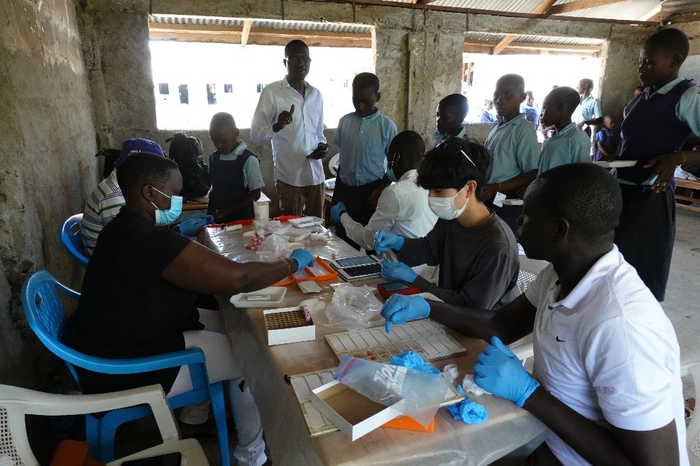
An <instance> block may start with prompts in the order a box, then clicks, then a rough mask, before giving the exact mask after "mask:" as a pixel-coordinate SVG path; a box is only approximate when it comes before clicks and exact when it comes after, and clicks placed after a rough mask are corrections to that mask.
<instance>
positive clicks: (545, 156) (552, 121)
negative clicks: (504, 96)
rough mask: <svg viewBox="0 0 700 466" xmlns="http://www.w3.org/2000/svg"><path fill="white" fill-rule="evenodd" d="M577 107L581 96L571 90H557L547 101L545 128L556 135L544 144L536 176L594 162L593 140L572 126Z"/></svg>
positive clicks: (544, 108)
mask: <svg viewBox="0 0 700 466" xmlns="http://www.w3.org/2000/svg"><path fill="white" fill-rule="evenodd" d="M578 104H579V95H578V92H576V90H574V89H572V88H570V87H558V88H556V89H554V90H553V91H552V92H550V93H549V94H547V97H545V99H544V103H543V104H542V118H541V119H542V125H543V126H554V134H553V135H552V136H550V137H549V138H548V139H546V140H545V141H544V143H543V144H542V151H541V152H540V160H539V164H538V166H537V176H539V175H541V174H542V173H544V172H546V171H547V170H549V169H550V168H554V167H558V166H559V165H565V164H567V163H578V162H590V161H591V140H590V139H589V138H588V135H587V134H586V133H585V132H584V131H583V130H581V129H578V128H577V127H576V123H572V122H571V114H572V113H574V110H575V109H576V107H577V106H578Z"/></svg>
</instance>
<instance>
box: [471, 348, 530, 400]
mask: <svg viewBox="0 0 700 466" xmlns="http://www.w3.org/2000/svg"><path fill="white" fill-rule="evenodd" d="M477 359H478V362H477V363H476V365H475V366H474V382H475V383H476V384H477V385H478V386H479V387H481V388H483V389H484V390H486V391H488V392H491V393H493V394H494V395H496V396H499V397H501V398H505V399H507V400H510V401H512V402H513V403H515V404H516V405H517V406H519V407H521V408H522V407H523V404H524V403H525V400H527V399H528V398H529V397H530V395H532V392H534V391H535V389H536V388H537V387H539V386H540V384H539V382H538V381H537V380H535V379H533V378H532V376H530V374H528V373H527V371H526V370H525V368H524V367H523V365H522V363H521V362H520V360H519V359H518V357H517V356H516V355H514V354H513V352H512V351H511V350H510V348H508V347H507V346H506V345H504V344H503V342H502V341H501V340H500V339H499V338H498V337H493V338H491V345H490V346H488V347H487V348H486V349H485V350H484V351H483V352H482V353H481V354H480V355H479V357H478V358H477Z"/></svg>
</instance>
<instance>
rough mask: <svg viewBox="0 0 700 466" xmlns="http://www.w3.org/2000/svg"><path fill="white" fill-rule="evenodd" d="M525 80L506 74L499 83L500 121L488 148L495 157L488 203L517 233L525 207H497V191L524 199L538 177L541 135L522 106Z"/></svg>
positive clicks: (486, 193) (487, 188)
mask: <svg viewBox="0 0 700 466" xmlns="http://www.w3.org/2000/svg"><path fill="white" fill-rule="evenodd" d="M525 97H526V96H525V80H524V79H523V77H522V76H520V75H517V74H506V75H504V76H501V77H500V78H499V79H498V81H497V82H496V91H495V92H494V94H493V102H494V104H495V105H496V111H497V112H498V119H497V120H496V121H495V122H494V123H493V125H492V126H491V129H490V130H489V134H488V136H487V137H486V142H485V144H484V145H485V146H486V147H487V148H488V149H489V150H490V151H491V154H492V155H493V165H492V167H491V172H490V174H489V176H488V180H487V185H486V186H484V204H486V206H487V207H488V208H489V209H492V210H493V211H494V212H496V214H498V216H499V217H501V218H502V219H503V220H504V221H505V222H506V223H507V224H508V226H509V227H510V228H511V229H512V230H513V231H515V230H516V229H517V220H518V217H519V216H520V214H521V213H522V207H521V206H517V205H504V206H497V205H494V204H493V199H494V196H495V195H496V193H497V192H501V193H503V194H505V195H506V196H507V197H509V198H516V197H520V198H522V195H523V194H524V192H525V188H527V186H528V185H529V184H530V183H531V182H532V180H534V179H535V177H536V175H537V133H536V132H535V128H533V127H532V124H530V122H529V121H527V120H526V119H525V115H524V114H522V113H520V104H521V103H522V102H523V101H524V100H525Z"/></svg>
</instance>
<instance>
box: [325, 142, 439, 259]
mask: <svg viewBox="0 0 700 466" xmlns="http://www.w3.org/2000/svg"><path fill="white" fill-rule="evenodd" d="M424 153H425V142H424V141H423V138H421V137H420V135H419V134H418V133H416V132H415V131H403V132H401V133H399V134H398V135H397V136H396V137H394V139H392V141H391V144H390V145H389V153H388V155H387V159H388V169H387V172H386V175H387V177H388V178H389V180H390V181H392V182H393V184H392V185H391V186H389V187H388V188H385V189H384V191H383V192H382V194H381V196H379V201H378V202H377V210H376V211H375V212H374V214H373V215H372V218H370V220H369V223H367V226H366V227H365V226H363V225H362V224H361V223H359V222H357V221H355V220H354V219H353V218H352V217H350V215H348V213H347V209H346V208H345V205H344V204H343V203H342V202H339V203H338V204H336V205H334V206H333V207H332V208H331V216H332V218H333V222H335V223H336V224H338V223H342V225H343V227H345V232H346V234H347V235H348V237H349V238H350V239H351V240H353V241H354V242H356V243H357V244H359V245H360V246H362V247H363V248H365V250H367V251H371V250H373V249H374V234H375V233H376V232H378V231H379V230H386V231H389V232H391V233H394V234H397V235H401V236H405V237H406V238H422V237H423V236H425V235H427V234H428V232H430V230H432V229H433V226H435V222H437V216H436V215H435V214H434V213H433V211H432V210H430V207H429V206H428V190H427V189H424V188H421V187H420V186H418V183H417V182H416V181H417V179H418V171H417V170H416V167H418V162H420V159H421V158H422V157H423V154H424Z"/></svg>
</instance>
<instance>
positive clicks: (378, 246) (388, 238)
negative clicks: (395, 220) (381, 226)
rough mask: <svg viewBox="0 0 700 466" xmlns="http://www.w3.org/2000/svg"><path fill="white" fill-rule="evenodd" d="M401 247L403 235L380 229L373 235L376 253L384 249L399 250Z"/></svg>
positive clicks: (384, 250)
mask: <svg viewBox="0 0 700 466" xmlns="http://www.w3.org/2000/svg"><path fill="white" fill-rule="evenodd" d="M401 248H403V236H399V235H395V234H393V233H389V232H388V231H383V230H380V231H378V232H377V234H376V235H374V250H375V251H376V252H377V254H381V253H383V252H386V251H390V250H392V251H400V250H401Z"/></svg>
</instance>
